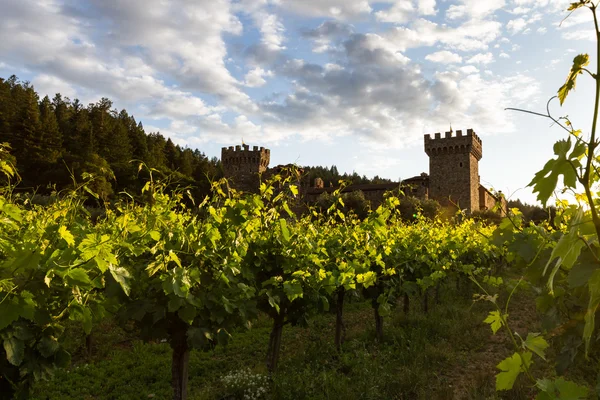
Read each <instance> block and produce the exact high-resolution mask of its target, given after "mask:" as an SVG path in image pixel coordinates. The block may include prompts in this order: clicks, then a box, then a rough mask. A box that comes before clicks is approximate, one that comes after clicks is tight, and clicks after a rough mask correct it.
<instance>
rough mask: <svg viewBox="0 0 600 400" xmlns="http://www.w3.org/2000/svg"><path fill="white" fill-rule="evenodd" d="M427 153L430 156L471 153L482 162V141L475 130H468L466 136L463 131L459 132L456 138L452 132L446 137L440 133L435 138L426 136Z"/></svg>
mask: <svg viewBox="0 0 600 400" xmlns="http://www.w3.org/2000/svg"><path fill="white" fill-rule="evenodd" d="M425 153H427V155H428V156H432V155H433V156H435V155H441V154H468V153H471V154H473V156H475V158H477V160H481V157H482V156H483V153H482V141H481V138H480V137H479V136H477V134H476V133H475V132H473V129H467V134H466V135H463V131H461V130H457V131H456V135H455V136H452V132H446V133H445V134H444V137H442V134H441V133H439V132H438V133H436V134H435V135H434V137H433V138H431V135H429V134H428V135H425Z"/></svg>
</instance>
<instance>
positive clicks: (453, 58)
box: [425, 50, 462, 64]
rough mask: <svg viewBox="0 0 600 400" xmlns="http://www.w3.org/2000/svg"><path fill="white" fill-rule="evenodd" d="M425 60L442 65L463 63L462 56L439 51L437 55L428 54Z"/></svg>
mask: <svg viewBox="0 0 600 400" xmlns="http://www.w3.org/2000/svg"><path fill="white" fill-rule="evenodd" d="M425 59H426V60H428V61H431V62H435V63H441V64H455V63H461V62H462V57H461V56H459V55H458V54H456V53H452V52H451V51H447V50H443V51H437V52H435V53H431V54H428V55H427V56H425Z"/></svg>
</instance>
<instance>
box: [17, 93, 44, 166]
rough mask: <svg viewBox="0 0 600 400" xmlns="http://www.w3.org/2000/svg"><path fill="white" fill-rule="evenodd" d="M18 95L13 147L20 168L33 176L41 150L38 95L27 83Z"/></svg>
mask: <svg viewBox="0 0 600 400" xmlns="http://www.w3.org/2000/svg"><path fill="white" fill-rule="evenodd" d="M19 95H20V96H21V95H22V102H21V103H20V104H19V106H20V109H19V113H18V116H17V118H16V121H15V124H14V126H13V128H12V129H13V130H14V132H15V140H14V143H13V148H14V152H15V156H16V157H17V160H19V167H20V169H21V170H22V171H24V172H27V173H28V175H29V176H32V177H33V176H35V175H36V174H37V168H38V167H39V165H38V161H39V158H40V152H41V147H40V139H41V132H42V130H41V124H40V109H39V107H38V95H37V93H36V92H35V91H34V90H33V87H31V86H29V85H28V84H25V85H24V91H23V93H19Z"/></svg>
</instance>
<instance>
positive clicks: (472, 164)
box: [221, 129, 506, 213]
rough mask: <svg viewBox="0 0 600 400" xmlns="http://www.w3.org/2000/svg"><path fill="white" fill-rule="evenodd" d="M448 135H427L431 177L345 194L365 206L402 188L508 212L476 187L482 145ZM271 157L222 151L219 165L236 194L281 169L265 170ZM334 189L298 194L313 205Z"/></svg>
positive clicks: (469, 207) (264, 152)
mask: <svg viewBox="0 0 600 400" xmlns="http://www.w3.org/2000/svg"><path fill="white" fill-rule="evenodd" d="M452 134H453V132H446V133H445V135H444V137H442V135H441V134H440V133H436V134H435V135H434V137H433V138H432V137H431V135H425V137H424V141H425V153H426V154H427V155H428V156H429V175H428V174H426V173H422V174H421V175H419V176H415V177H412V178H409V179H405V180H403V181H402V182H393V183H384V184H369V185H351V186H348V187H346V188H344V192H352V191H357V190H360V191H362V192H363V194H364V195H365V198H366V199H367V200H370V201H371V202H372V203H374V204H378V203H380V202H381V200H382V199H383V194H384V193H385V192H387V191H390V190H394V189H398V188H402V189H403V190H404V191H405V193H406V192H407V191H408V193H409V194H410V195H412V196H415V197H418V198H421V199H434V200H437V201H438V202H439V203H440V205H442V206H443V207H460V208H461V209H463V210H465V211H466V212H467V213H472V212H474V211H485V210H491V209H492V208H493V207H494V206H495V205H496V204H497V203H498V202H502V210H506V204H505V203H506V200H505V199H504V198H503V197H502V196H496V195H494V194H493V193H491V192H490V191H489V190H488V189H486V188H485V187H484V186H483V185H481V184H480V179H479V161H480V160H481V158H482V156H483V153H482V141H481V139H480V138H479V136H477V134H476V133H475V132H473V130H472V129H467V132H466V135H463V132H462V131H460V130H458V131H456V134H455V135H454V136H453V135H452ZM270 158H271V153H270V150H269V149H265V148H264V147H260V148H259V147H258V146H254V147H253V148H252V150H250V146H248V145H245V144H244V145H242V146H235V147H233V146H230V147H229V148H227V147H223V148H222V150H221V163H222V165H223V172H224V174H225V177H226V178H228V179H230V180H231V182H232V183H231V184H232V186H233V187H234V188H236V189H239V190H242V191H250V192H255V191H257V190H258V185H259V182H260V175H261V174H269V173H274V172H276V171H277V170H279V169H280V167H275V168H274V169H273V168H271V169H270V168H269V161H270ZM335 189H336V188H333V187H330V188H326V187H323V180H321V179H319V178H317V179H315V182H314V184H312V185H311V184H310V182H308V183H306V184H305V185H301V193H302V195H303V196H304V197H305V199H306V200H307V201H315V200H316V199H317V198H318V197H319V196H320V195H321V194H322V193H323V192H332V191H334V190H335Z"/></svg>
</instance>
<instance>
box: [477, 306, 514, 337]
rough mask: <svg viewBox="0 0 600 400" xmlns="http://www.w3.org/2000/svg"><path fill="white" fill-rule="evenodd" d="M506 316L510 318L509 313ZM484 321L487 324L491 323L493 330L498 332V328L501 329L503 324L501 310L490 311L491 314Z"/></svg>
mask: <svg viewBox="0 0 600 400" xmlns="http://www.w3.org/2000/svg"><path fill="white" fill-rule="evenodd" d="M504 318H508V314H505V315H504ZM483 322H485V323H486V324H490V327H491V328H492V332H494V334H495V333H496V332H498V329H500V328H501V327H502V324H503V322H502V318H501V317H500V311H490V313H489V315H488V316H487V318H486V319H485V320H484V321H483Z"/></svg>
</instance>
